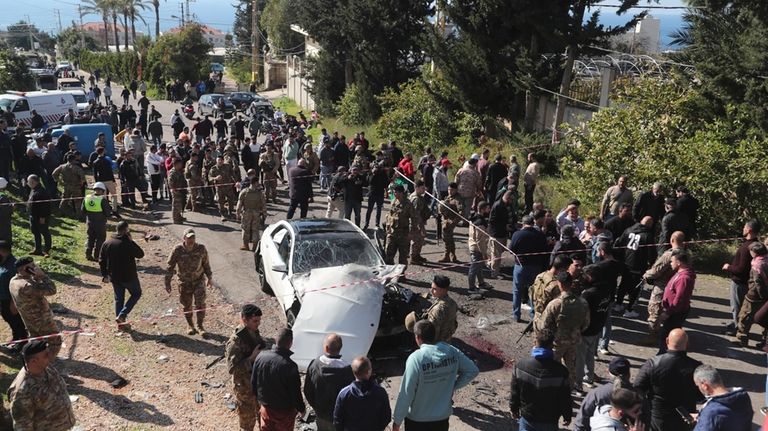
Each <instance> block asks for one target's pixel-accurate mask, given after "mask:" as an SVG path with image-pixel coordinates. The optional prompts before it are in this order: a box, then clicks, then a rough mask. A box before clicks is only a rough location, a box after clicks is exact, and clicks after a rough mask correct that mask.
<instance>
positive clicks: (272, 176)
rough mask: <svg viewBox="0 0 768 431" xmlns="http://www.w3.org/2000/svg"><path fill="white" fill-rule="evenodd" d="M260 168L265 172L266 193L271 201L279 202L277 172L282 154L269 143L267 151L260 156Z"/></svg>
mask: <svg viewBox="0 0 768 431" xmlns="http://www.w3.org/2000/svg"><path fill="white" fill-rule="evenodd" d="M259 168H261V172H262V174H264V195H265V197H266V199H267V201H269V200H270V199H271V200H272V202H274V203H277V172H278V171H279V170H280V156H279V155H278V154H277V153H275V147H274V146H273V145H272V144H267V151H265V152H263V153H261V156H259Z"/></svg>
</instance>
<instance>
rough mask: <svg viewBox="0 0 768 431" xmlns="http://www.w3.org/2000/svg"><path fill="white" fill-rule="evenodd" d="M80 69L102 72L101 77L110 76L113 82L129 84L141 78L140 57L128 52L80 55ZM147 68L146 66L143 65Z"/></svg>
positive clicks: (86, 52) (85, 53)
mask: <svg viewBox="0 0 768 431" xmlns="http://www.w3.org/2000/svg"><path fill="white" fill-rule="evenodd" d="M79 61H80V68H82V69H83V70H88V71H92V70H96V69H99V70H101V76H104V77H106V76H109V77H111V78H112V81H114V82H119V83H122V84H128V83H129V82H131V80H133V79H138V76H139V63H140V60H139V55H138V54H137V53H135V52H133V51H127V52H119V53H118V52H90V51H84V52H83V53H82V54H80V58H79ZM143 67H144V68H146V64H145V65H143Z"/></svg>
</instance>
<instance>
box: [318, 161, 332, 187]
mask: <svg viewBox="0 0 768 431" xmlns="http://www.w3.org/2000/svg"><path fill="white" fill-rule="evenodd" d="M331 176H333V166H320V189H321V190H327V189H328V187H330V186H331Z"/></svg>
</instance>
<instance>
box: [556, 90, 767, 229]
mask: <svg viewBox="0 0 768 431" xmlns="http://www.w3.org/2000/svg"><path fill="white" fill-rule="evenodd" d="M695 97H697V94H696V93H695V91H694V90H691V89H690V87H687V86H679V85H677V84H675V83H672V82H662V81H659V80H645V81H641V82H639V83H638V85H637V86H634V87H631V88H627V89H626V92H625V93H623V94H621V95H620V96H619V100H618V101H617V102H618V103H617V104H616V106H617V107H615V108H609V109H604V110H601V111H600V112H598V113H596V114H595V115H594V116H593V118H592V120H591V121H590V122H589V123H588V124H587V129H586V130H583V129H571V130H570V133H569V134H568V135H567V139H566V145H568V151H567V155H566V156H565V157H564V160H563V163H562V166H561V169H562V171H563V175H564V178H565V181H564V182H563V183H562V184H561V186H562V187H564V188H565V189H569V190H571V194H572V195H574V197H577V198H579V199H580V200H581V201H582V202H583V203H585V205H586V206H587V208H585V210H592V211H595V210H596V209H597V208H596V206H597V205H599V203H600V201H601V198H602V195H603V193H604V192H605V189H606V188H607V187H608V186H610V185H611V184H614V183H615V181H616V178H617V177H618V176H620V175H628V176H629V185H630V187H632V188H635V189H636V190H648V189H650V187H651V185H652V184H653V183H654V182H655V181H661V182H662V183H664V185H665V186H666V188H667V190H668V191H670V190H671V188H672V187H675V186H677V185H685V186H686V187H688V188H689V189H690V190H691V192H692V194H693V195H694V196H695V197H696V198H698V199H699V202H700V204H701V208H700V210H699V217H700V220H699V225H700V226H701V229H700V232H701V234H702V236H704V235H706V236H711V235H721V234H725V233H732V232H733V231H734V230H735V229H736V230H738V227H739V226H741V225H742V224H743V222H744V220H745V219H746V218H751V217H757V218H759V219H761V220H763V221H766V220H768V205H766V204H768V194H766V193H767V192H768V187H767V186H766V185H767V184H768V170H765V169H762V168H761V167H760V166H759V165H758V163H759V160H762V159H763V158H764V156H765V148H766V144H768V141H766V139H765V138H764V137H760V136H761V135H760V134H759V132H757V131H747V132H746V133H743V132H736V130H740V128H739V126H738V125H739V124H742V125H743V124H746V123H748V121H747V120H746V118H747V114H746V113H743V112H739V111H738V110H737V109H734V108H732V107H730V108H729V110H728V113H727V115H726V116H725V117H723V118H720V119H717V120H714V121H711V122H704V121H702V120H700V119H699V117H698V116H697V113H696V112H695V111H694V110H691V109H690V108H689V107H690V106H692V104H691V103H690V101H691V100H692V99H693V98H695ZM590 206H594V207H595V208H591V207H590Z"/></svg>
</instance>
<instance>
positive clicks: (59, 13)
mask: <svg viewBox="0 0 768 431" xmlns="http://www.w3.org/2000/svg"><path fill="white" fill-rule="evenodd" d="M54 11H56V17H57V18H58V21H59V33H61V30H62V29H61V10H60V9H54Z"/></svg>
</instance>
